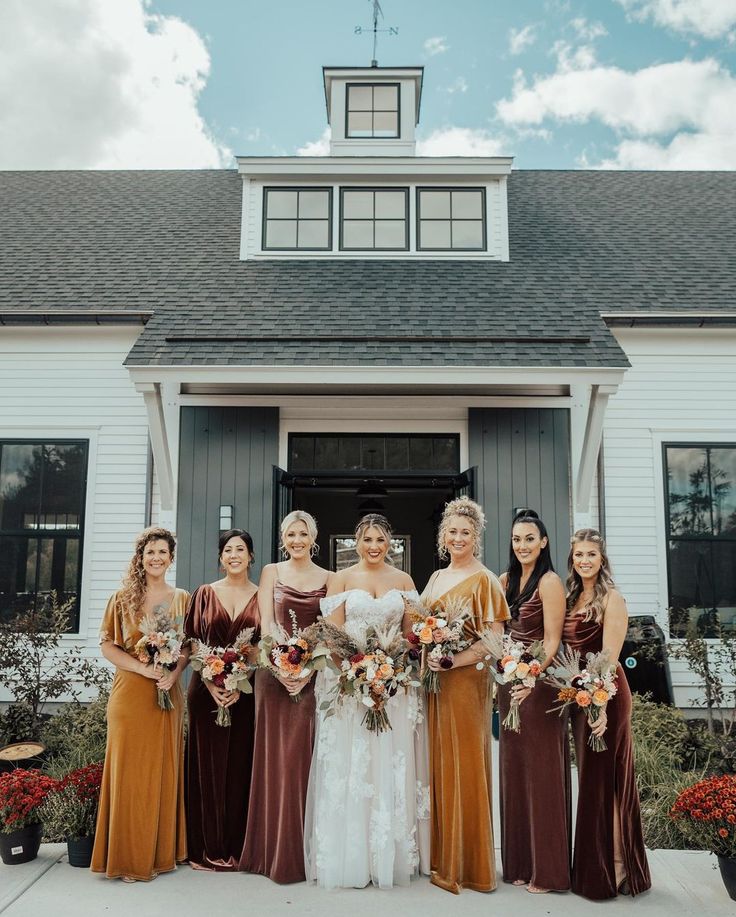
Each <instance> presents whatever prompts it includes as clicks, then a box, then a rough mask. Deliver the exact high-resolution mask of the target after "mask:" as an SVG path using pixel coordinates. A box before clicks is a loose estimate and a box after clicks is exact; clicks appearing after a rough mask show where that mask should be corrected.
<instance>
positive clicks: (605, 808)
mask: <svg viewBox="0 0 736 917" xmlns="http://www.w3.org/2000/svg"><path fill="white" fill-rule="evenodd" d="M567 565H568V577H567V617H566V618H565V626H564V630H563V636H562V639H563V641H564V642H565V643H566V644H567V645H568V646H570V647H572V648H574V649H577V650H579V651H580V652H581V653H582V654H585V653H598V652H600V651H601V650H602V649H603V650H607V651H608V652H609V654H610V658H611V659H612V660H617V659H618V657H619V654H620V653H621V647H622V646H623V642H624V637H625V635H626V626H627V620H628V613H627V611H626V602H625V601H624V599H623V597H622V595H621V593H620V592H618V590H617V589H616V588H615V586H614V583H613V577H612V575H611V567H610V565H609V562H608V557H607V556H606V546H605V543H604V541H603V538H602V537H601V535H600V533H599V532H597V531H596V530H595V529H581V530H580V531H578V532H575V534H574V535H573V537H572V548H571V550H570V556H569V558H568V562H567ZM572 720H573V736H574V739H575V756H576V758H577V764H578V783H579V786H578V809H577V821H576V824H575V855H574V857H573V864H572V890H573V891H574V892H575V893H576V894H578V895H583V896H584V897H586V898H590V899H592V900H594V901H598V900H602V899H604V898H615V897H616V895H617V894H625V895H628V894H631V895H638V894H640V893H641V892H644V891H646V890H647V889H648V888H650V887H651V884H652V880H651V878H650V876H649V866H648V864H647V855H646V851H645V849H644V837H643V834H642V827H641V813H640V810H639V794H638V792H637V789H636V779H635V777H634V752H633V747H632V742H631V692H630V691H629V686H628V684H627V682H626V677H625V675H624V672H623V669H622V668H621V666H620V665H619V666H618V693H617V694H616V695H615V697H613V698H611V700H610V701H609V703H608V705H607V707H606V708H603V709H602V711H601V716H600V719H598V720H597V721H596V723H595V724H594V725H593V726H592V727H590V726H588V723H587V718H586V716H585V714H584V713H583V712H582V711H576V712H575V713H574V714H573V718H572ZM591 730H592V732H594V733H595V734H596V735H604V734H605V740H606V744H607V745H608V749H607V751H594V750H593V749H592V748H591V747H590V746H589V745H588V737H589V735H590V732H591Z"/></svg>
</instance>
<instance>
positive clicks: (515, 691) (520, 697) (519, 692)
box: [510, 685, 532, 704]
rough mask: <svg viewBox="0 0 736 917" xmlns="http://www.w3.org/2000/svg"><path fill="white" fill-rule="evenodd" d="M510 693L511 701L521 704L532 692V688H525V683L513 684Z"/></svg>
mask: <svg viewBox="0 0 736 917" xmlns="http://www.w3.org/2000/svg"><path fill="white" fill-rule="evenodd" d="M510 693H511V700H512V701H514V702H515V703H517V704H522V703H523V702H524V701H525V700H526V699H527V697H529V695H530V694H531V693H532V689H531V688H527V687H526V685H514V687H513V688H512V689H511V692H510Z"/></svg>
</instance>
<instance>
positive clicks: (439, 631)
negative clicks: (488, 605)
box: [407, 597, 472, 694]
mask: <svg viewBox="0 0 736 917" xmlns="http://www.w3.org/2000/svg"><path fill="white" fill-rule="evenodd" d="M407 606H408V610H409V617H410V618H411V621H412V625H411V632H410V633H409V635H408V636H407V640H408V641H409V643H410V644H411V645H412V647H413V650H409V657H410V658H413V653H414V652H416V650H417V649H420V650H421V680H422V686H423V687H424V689H425V690H426V691H429V692H431V693H432V694H438V693H439V690H440V673H439V672H435V671H433V670H432V669H430V668H429V666H428V665H427V659H436V660H437V661H438V662H439V664H440V666H442V668H443V669H451V668H452V657H453V656H454V655H455V653H459V652H460V651H461V650H464V649H466V648H467V647H468V646H470V644H471V642H472V641H470V640H468V639H467V638H466V637H465V636H464V634H463V631H464V628H465V622H466V621H468V620H469V619H470V617H471V610H470V606H469V604H468V603H467V601H465V600H463V599H460V598H457V597H453V598H450V599H448V600H447V601H446V602H445V603H444V605H443V609H442V614H435V613H433V612H432V611H430V610H429V609H428V608H426V607H425V606H424V605H421V604H420V603H419V602H411V601H407Z"/></svg>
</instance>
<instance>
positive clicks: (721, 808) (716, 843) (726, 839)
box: [670, 774, 736, 901]
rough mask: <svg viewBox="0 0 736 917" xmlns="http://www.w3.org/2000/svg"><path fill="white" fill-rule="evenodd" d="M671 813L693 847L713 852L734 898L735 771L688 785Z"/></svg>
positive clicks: (735, 895)
mask: <svg viewBox="0 0 736 917" xmlns="http://www.w3.org/2000/svg"><path fill="white" fill-rule="evenodd" d="M670 815H671V817H672V818H673V819H674V820H675V824H676V825H677V827H678V829H679V830H680V831H681V832H682V834H683V835H684V836H685V837H686V838H687V839H688V840H689V841H690V842H691V843H692V845H693V846H694V847H697V848H698V849H700V850H709V851H710V852H711V853H715V855H716V856H717V857H718V865H719V867H720V870H721V878H722V879H723V884H724V885H725V886H726V891H727V892H728V894H729V895H730V897H731V898H732V899H733V900H734V901H736V774H723V775H722V776H720V777H708V778H707V779H705V780H700V781H698V783H695V784H693V786H689V787H687V789H685V790H683V791H682V792H681V793H680V795H679V796H678V797H677V799H676V801H675V804H674V805H673V806H672V810H671V812H670Z"/></svg>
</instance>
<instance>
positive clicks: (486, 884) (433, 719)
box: [423, 570, 509, 894]
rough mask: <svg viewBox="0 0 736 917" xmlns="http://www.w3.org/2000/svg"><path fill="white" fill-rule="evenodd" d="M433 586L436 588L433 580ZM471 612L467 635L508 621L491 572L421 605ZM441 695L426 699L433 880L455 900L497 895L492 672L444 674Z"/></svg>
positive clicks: (452, 671) (473, 635) (462, 670)
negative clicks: (464, 607)
mask: <svg viewBox="0 0 736 917" xmlns="http://www.w3.org/2000/svg"><path fill="white" fill-rule="evenodd" d="M430 582H431V581H430ZM450 598H454V599H465V600H467V602H468V603H469V604H470V607H471V609H472V620H471V621H469V622H468V623H467V624H466V625H465V628H466V635H467V636H468V638H469V639H471V640H473V641H475V640H476V639H477V635H478V632H479V631H480V630H482V629H483V628H484V627H486V626H489V625H490V624H492V623H493V622H494V621H506V620H508V618H509V609H508V605H507V604H506V599H505V597H504V593H503V589H502V588H501V585H500V583H499V582H498V580H497V579H496V577H495V576H494V575H493V574H492V573H491V572H490V571H488V570H479V571H478V572H477V573H473V574H472V575H471V576H469V577H467V578H466V579H464V580H462V582H460V583H458V584H457V585H456V586H453V587H452V588H451V589H449V590H448V591H447V592H445V593H443V594H442V595H439V596H437V597H434V598H433V597H432V596H431V591H430V594H427V591H425V594H424V596H423V599H424V601H425V603H427V604H428V605H429V607H430V608H431V609H432V610H433V611H435V612H436V613H438V614H441V613H442V609H443V607H444V603H445V602H446V601H447V600H448V599H450ZM440 687H441V690H440V692H439V694H427V723H428V727H429V770H430V807H431V816H430V817H431V825H432V842H431V855H430V857H431V875H432V878H431V881H432V883H433V884H434V885H437V886H439V887H440V888H444V889H445V890H446V891H450V892H454V893H455V894H458V893H459V892H460V889H461V888H472V889H475V890H476V891H484V892H488V891H493V889H494V888H495V887H496V863H495V850H494V846H493V817H492V812H491V715H492V685H491V675H490V673H489V672H488V670H487V669H483V670H482V671H479V670H478V669H477V668H476V667H475V666H474V665H467V666H462V667H461V668H457V669H450V670H448V671H446V672H442V673H441V675H440Z"/></svg>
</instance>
